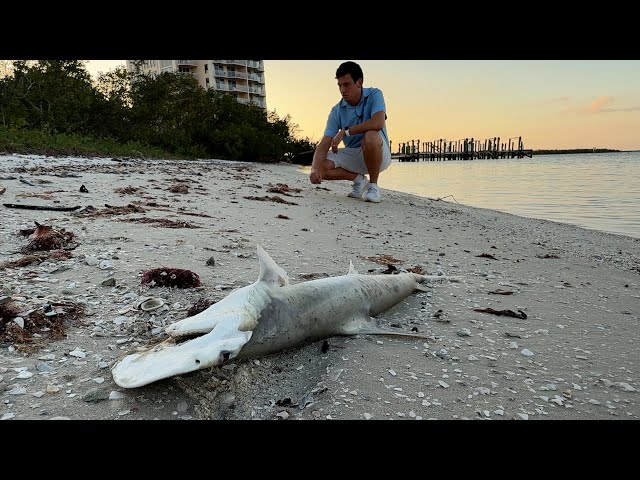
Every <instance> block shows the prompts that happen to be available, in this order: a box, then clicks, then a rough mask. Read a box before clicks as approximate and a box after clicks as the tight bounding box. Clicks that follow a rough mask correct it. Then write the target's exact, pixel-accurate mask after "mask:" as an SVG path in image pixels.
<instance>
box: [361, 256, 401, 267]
mask: <svg viewBox="0 0 640 480" xmlns="http://www.w3.org/2000/svg"><path fill="white" fill-rule="evenodd" d="M360 258H364V259H365V260H369V261H371V262H374V263H379V264H381V265H389V264H392V265H395V264H398V263H402V260H398V259H397V258H394V257H392V256H391V255H374V256H371V257H362V256H361V257H360Z"/></svg>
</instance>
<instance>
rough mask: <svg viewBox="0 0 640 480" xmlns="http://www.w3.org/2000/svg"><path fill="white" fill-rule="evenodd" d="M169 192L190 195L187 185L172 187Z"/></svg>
mask: <svg viewBox="0 0 640 480" xmlns="http://www.w3.org/2000/svg"><path fill="white" fill-rule="evenodd" d="M169 191H170V192H171V193H189V187H188V186H186V185H171V186H170V187H169Z"/></svg>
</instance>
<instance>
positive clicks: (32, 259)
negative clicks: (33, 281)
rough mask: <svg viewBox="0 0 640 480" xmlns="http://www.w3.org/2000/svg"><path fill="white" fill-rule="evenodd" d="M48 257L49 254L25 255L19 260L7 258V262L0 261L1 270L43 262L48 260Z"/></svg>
mask: <svg viewBox="0 0 640 480" xmlns="http://www.w3.org/2000/svg"><path fill="white" fill-rule="evenodd" d="M47 257H48V255H25V256H24V257H21V258H19V259H17V260H7V261H6V262H2V263H0V270H4V269H5V268H20V267H26V266H27V265H31V264H32V263H36V262H38V263H41V262H43V261H44V260H46V259H47Z"/></svg>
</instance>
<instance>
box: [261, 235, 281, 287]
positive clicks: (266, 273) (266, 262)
mask: <svg viewBox="0 0 640 480" xmlns="http://www.w3.org/2000/svg"><path fill="white" fill-rule="evenodd" d="M256 247H257V249H258V259H259V260H260V276H259V277H258V281H260V282H266V283H275V284H276V285H279V286H281V287H284V286H285V285H289V275H287V272H285V271H284V270H283V269H282V267H279V266H278V264H277V263H276V262H274V261H273V259H272V258H271V257H270V256H269V254H268V253H267V252H265V251H264V249H263V248H262V247H261V246H260V245H257V246H256Z"/></svg>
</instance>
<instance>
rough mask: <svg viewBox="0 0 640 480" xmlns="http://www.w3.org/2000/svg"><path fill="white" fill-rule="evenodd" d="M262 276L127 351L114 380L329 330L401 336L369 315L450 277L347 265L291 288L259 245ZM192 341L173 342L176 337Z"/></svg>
mask: <svg viewBox="0 0 640 480" xmlns="http://www.w3.org/2000/svg"><path fill="white" fill-rule="evenodd" d="M257 250H258V259H259V260H260V275H259V277H258V280H257V281H256V282H254V283H252V284H251V285H247V286H246V287H242V288H239V289H237V290H235V291H233V292H231V293H230V294H229V295H228V296H226V297H225V298H223V299H222V300H220V301H219V302H217V303H215V304H213V305H211V306H210V307H209V308H207V309H206V310H204V311H202V312H200V313H198V314H196V315H193V316H191V317H188V318H185V319H183V320H180V321H178V322H176V323H173V324H172V325H170V326H169V327H167V329H166V332H167V333H168V334H169V335H170V338H169V339H168V340H165V341H164V342H162V343H159V344H157V345H155V346H154V347H152V348H150V349H147V350H144V351H141V352H136V353H132V354H130V355H127V356H126V357H124V358H123V359H121V360H119V361H118V362H116V364H115V365H114V366H113V368H112V370H111V373H112V375H113V379H114V380H115V382H116V383H117V384H118V385H119V386H121V387H125V388H134V387H141V386H143V385H147V384H149V383H152V382H155V381H157V380H161V379H163V378H168V377H171V376H173V375H180V374H183V373H187V372H192V371H194V370H198V369H202V368H208V367H213V366H216V365H220V364H222V363H224V362H225V361H227V360H230V359H233V358H236V359H242V358H252V357H258V356H262V355H268V354H270V353H275V352H278V351H282V350H286V349H288V348H292V347H296V346H300V345H303V344H305V343H309V342H313V341H317V340H321V339H325V338H328V337H332V336H335V335H359V334H370V335H403V336H412V337H418V338H424V337H422V336H421V335H418V334H410V333H400V332H397V331H391V330H387V329H384V328H381V327H379V326H378V324H377V320H376V319H375V318H372V317H375V316H376V315H378V314H379V313H381V312H384V311H385V310H387V309H388V308H390V307H392V306H393V305H395V304H397V303H398V302H400V301H401V300H403V299H405V298H406V297H407V296H409V295H410V294H411V293H412V292H414V291H415V290H423V291H426V290H427V289H426V288H425V287H423V286H422V285H420V283H422V282H429V281H436V280H438V281H442V280H454V279H455V277H447V276H441V275H420V274H417V273H400V274H396V275H360V274H359V273H358V272H357V271H356V270H355V269H354V268H353V263H351V262H350V268H349V272H348V273H347V275H342V276H338V277H328V278H321V279H317V280H311V281H307V282H302V283H298V284H295V285H291V284H290V283H289V277H288V276H287V273H286V272H285V271H284V270H283V269H282V268H281V267H280V266H278V265H277V264H276V263H275V262H274V261H273V259H272V258H271V257H270V256H269V255H268V254H267V252H265V251H264V250H263V249H262V247H260V245H258V246H257ZM196 335H200V336H198V337H197V338H195V339H191V340H188V341H186V342H182V343H178V341H177V340H176V339H178V338H180V337H193V336H196Z"/></svg>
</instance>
